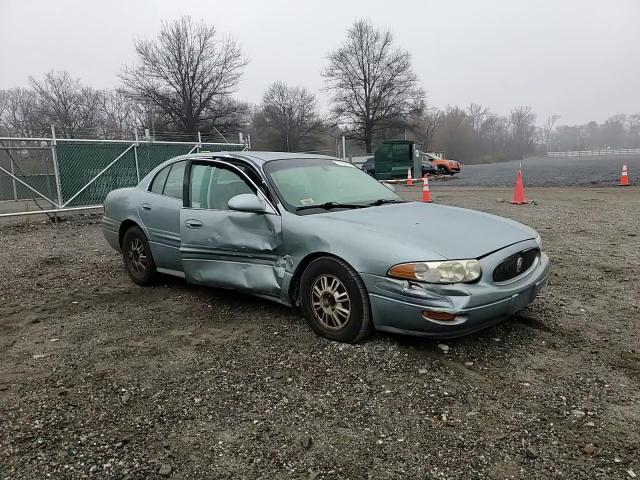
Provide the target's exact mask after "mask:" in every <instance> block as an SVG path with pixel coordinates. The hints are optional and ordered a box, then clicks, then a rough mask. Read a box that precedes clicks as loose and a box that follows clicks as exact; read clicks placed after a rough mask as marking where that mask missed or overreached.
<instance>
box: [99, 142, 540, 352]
mask: <svg viewBox="0 0 640 480" xmlns="http://www.w3.org/2000/svg"><path fill="white" fill-rule="evenodd" d="M104 209H105V214H104V218H103V222H102V226H103V232H104V235H105V237H106V239H107V241H108V243H109V244H110V245H111V246H112V247H113V248H114V249H116V250H118V251H119V252H122V257H123V260H124V265H125V268H126V270H127V272H128V274H129V276H130V277H131V279H132V280H133V281H134V282H135V283H136V284H138V285H149V284H151V283H152V282H153V281H154V279H155V277H156V276H157V275H158V274H169V275H175V276H177V277H181V278H184V279H185V280H186V281H187V282H190V283H194V284H201V285H209V286H212V287H219V288H227V289H234V290H237V291H242V292H246V293H250V294H254V295H258V296H261V297H264V298H268V299H271V300H275V301H277V302H280V303H282V304H285V305H289V306H299V307H300V308H301V309H302V312H303V314H304V316H305V318H306V319H307V321H308V323H309V325H310V326H311V328H312V329H313V330H314V331H315V332H317V333H318V334H319V335H321V336H323V337H326V338H328V339H330V340H335V341H341V342H352V343H353V342H358V341H361V340H363V339H365V338H366V337H367V336H369V335H370V334H371V333H372V332H373V331H374V330H381V331H387V332H396V333H407V334H415V335H423V336H427V337H433V338H452V337H458V336H463V335H467V334H469V333H472V332H475V331H477V330H480V329H482V328H485V327H487V326H489V325H492V324H494V323H496V322H499V321H501V320H504V319H506V318H509V317H510V316H512V315H513V314H515V313H516V312H517V311H518V310H520V309H522V308H524V307H525V306H527V305H528V304H529V303H530V302H532V301H533V299H534V298H535V297H536V295H537V294H538V292H539V291H540V289H541V288H542V287H543V285H544V284H545V283H546V281H547V277H548V274H549V259H548V257H547V256H546V255H545V254H544V253H543V252H542V243H541V240H540V235H538V234H537V232H536V231H534V230H532V229H531V228H529V227H526V226H524V225H522V224H519V223H517V222H514V221H512V220H508V219H505V218H501V217H497V216H494V215H490V214H486V213H481V212H476V211H472V210H465V209H462V208H456V207H450V206H444V205H436V204H433V203H421V202H407V201H404V200H403V199H402V198H401V197H399V196H398V195H397V194H396V193H394V192H393V191H392V190H391V189H390V188H388V187H387V186H385V185H383V184H381V183H379V182H378V181H376V180H375V179H373V178H372V177H370V176H369V175H367V174H366V173H364V172H362V171H361V170H360V169H358V168H356V167H354V166H353V165H352V164H350V163H347V162H344V161H341V160H338V159H336V158H332V157H326V156H318V155H303V154H287V153H274V152H249V151H246V152H229V153H227V152H224V153H201V154H195V155H186V156H182V157H177V158H174V159H171V160H169V161H167V162H165V163H163V164H162V165H159V166H158V167H156V168H155V169H154V170H152V171H151V172H150V173H149V174H148V175H147V176H146V177H145V178H144V179H143V180H142V181H141V182H140V184H139V185H138V186H136V187H133V188H123V189H119V190H114V191H112V192H110V193H109V195H108V196H107V198H106V200H105V204H104Z"/></svg>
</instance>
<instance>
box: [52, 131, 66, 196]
mask: <svg viewBox="0 0 640 480" xmlns="http://www.w3.org/2000/svg"><path fill="white" fill-rule="evenodd" d="M57 145H58V142H57V141H56V129H55V127H54V126H53V125H51V158H52V159H53V174H54V176H55V178H56V192H57V193H58V205H62V203H63V200H62V187H61V185H60V169H59V168H58V154H57V152H56V149H57Z"/></svg>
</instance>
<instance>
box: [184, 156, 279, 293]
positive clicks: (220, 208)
mask: <svg viewBox="0 0 640 480" xmlns="http://www.w3.org/2000/svg"><path fill="white" fill-rule="evenodd" d="M186 179H187V184H186V186H185V206H184V207H183V208H182V210H181V211H180V235H181V244H180V252H181V255H182V268H183V270H184V273H185V277H186V278H187V280H188V281H190V282H193V283H200V284H206V285H211V286H215V287H222V288H233V289H237V290H244V291H248V292H251V293H256V294H261V295H267V296H273V297H280V286H281V283H282V278H281V275H279V274H278V272H281V273H282V272H283V269H282V268H281V267H282V265H280V263H281V262H282V255H283V252H282V221H281V217H280V215H279V214H278V213H277V211H276V210H275V208H272V206H271V205H270V204H269V202H268V200H266V198H265V197H264V196H263V198H265V201H266V203H267V204H269V209H270V210H271V211H270V212H269V213H253V212H238V211H232V210H229V209H228V207H227V203H228V201H229V199H231V198H232V197H234V196H235V195H239V194H246V193H254V194H257V195H260V196H262V193H261V192H260V191H259V189H258V188H257V187H256V185H255V184H254V183H253V182H252V181H251V180H250V179H249V177H248V176H247V175H246V174H245V173H244V172H243V171H242V170H240V169H239V168H238V167H236V166H234V165H231V164H229V163H227V162H223V161H210V160H204V161H201V160H193V161H191V162H190V163H189V165H188V166H187V176H186Z"/></svg>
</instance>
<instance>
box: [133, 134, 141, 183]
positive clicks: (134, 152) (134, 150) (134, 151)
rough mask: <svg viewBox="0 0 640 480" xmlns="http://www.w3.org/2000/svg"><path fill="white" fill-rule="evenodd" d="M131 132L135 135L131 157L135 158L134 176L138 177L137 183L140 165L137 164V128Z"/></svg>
mask: <svg viewBox="0 0 640 480" xmlns="http://www.w3.org/2000/svg"><path fill="white" fill-rule="evenodd" d="M133 133H134V135H135V137H136V143H135V145H134V146H133V158H135V159H136V178H137V179H138V183H140V166H139V165H138V129H137V128H136V129H135V130H134V131H133Z"/></svg>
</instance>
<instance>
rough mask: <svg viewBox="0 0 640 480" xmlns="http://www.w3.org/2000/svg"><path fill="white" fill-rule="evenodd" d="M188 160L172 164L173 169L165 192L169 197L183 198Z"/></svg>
mask: <svg viewBox="0 0 640 480" xmlns="http://www.w3.org/2000/svg"><path fill="white" fill-rule="evenodd" d="M186 163H187V162H176V163H174V164H172V165H171V171H170V172H169V176H168V177H167V183H165V185H164V192H163V193H164V194H165V195H166V196H167V197H173V198H177V199H178V200H182V185H183V181H184V167H185V165H186Z"/></svg>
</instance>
